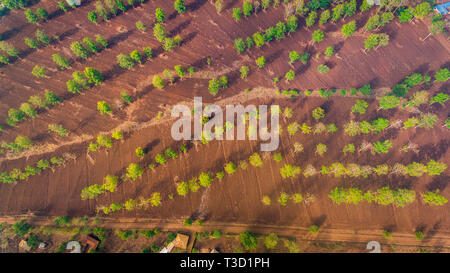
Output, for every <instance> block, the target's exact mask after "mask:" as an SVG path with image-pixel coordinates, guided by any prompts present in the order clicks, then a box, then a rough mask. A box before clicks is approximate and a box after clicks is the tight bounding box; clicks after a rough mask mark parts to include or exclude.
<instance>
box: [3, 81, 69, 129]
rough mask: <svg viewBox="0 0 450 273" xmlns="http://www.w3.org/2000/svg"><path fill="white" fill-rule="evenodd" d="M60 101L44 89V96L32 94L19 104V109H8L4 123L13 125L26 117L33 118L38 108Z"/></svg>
mask: <svg viewBox="0 0 450 273" xmlns="http://www.w3.org/2000/svg"><path fill="white" fill-rule="evenodd" d="M60 102H61V99H60V98H59V97H58V96H56V95H55V94H54V93H53V92H51V91H48V90H47V91H45V93H44V96H41V95H40V94H38V95H32V96H30V98H29V99H28V102H24V103H22V104H21V105H20V107H19V109H18V110H16V109H14V108H11V109H9V111H8V118H6V123H7V124H8V125H9V126H11V127H14V126H16V125H17V124H19V123H20V122H22V121H24V120H25V119H26V118H27V117H29V118H35V117H36V115H37V110H38V109H44V108H45V109H48V108H50V107H52V106H54V105H56V104H58V103H60Z"/></svg>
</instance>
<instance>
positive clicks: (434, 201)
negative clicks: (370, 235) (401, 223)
mask: <svg viewBox="0 0 450 273" xmlns="http://www.w3.org/2000/svg"><path fill="white" fill-rule="evenodd" d="M420 195H421V197H422V201H423V202H425V203H426V204H427V205H430V206H443V205H445V204H446V203H447V202H448V200H447V199H446V198H445V197H444V196H442V195H440V194H439V190H436V191H434V192H433V191H428V192H423V193H421V194H420ZM328 197H329V198H330V199H331V200H333V202H335V203H336V204H343V203H345V204H352V205H357V204H359V203H360V202H361V201H366V202H368V203H372V202H374V203H375V204H378V205H383V206H388V205H394V206H395V207H400V208H403V207H405V206H406V205H409V204H411V203H413V202H414V201H415V200H416V192H415V191H413V190H409V189H402V188H396V189H391V188H390V187H389V186H386V187H382V188H379V189H377V190H376V191H370V190H368V191H366V192H362V191H361V190H360V189H358V188H341V187H336V188H334V189H333V190H331V192H330V194H328Z"/></svg>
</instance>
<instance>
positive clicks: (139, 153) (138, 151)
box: [135, 147, 145, 158]
mask: <svg viewBox="0 0 450 273" xmlns="http://www.w3.org/2000/svg"><path fill="white" fill-rule="evenodd" d="M135 152H136V156H137V157H139V158H142V157H144V156H145V151H144V149H142V147H137V148H136V151H135Z"/></svg>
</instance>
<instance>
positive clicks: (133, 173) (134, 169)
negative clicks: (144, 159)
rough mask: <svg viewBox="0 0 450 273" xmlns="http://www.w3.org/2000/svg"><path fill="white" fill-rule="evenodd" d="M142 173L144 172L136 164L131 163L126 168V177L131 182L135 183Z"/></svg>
mask: <svg viewBox="0 0 450 273" xmlns="http://www.w3.org/2000/svg"><path fill="white" fill-rule="evenodd" d="M143 173H144V170H143V169H142V168H141V166H139V165H138V164H136V163H131V164H130V165H129V166H128V167H127V173H126V177H128V178H130V179H131V180H133V181H136V179H137V178H139V177H141V176H142V174H143Z"/></svg>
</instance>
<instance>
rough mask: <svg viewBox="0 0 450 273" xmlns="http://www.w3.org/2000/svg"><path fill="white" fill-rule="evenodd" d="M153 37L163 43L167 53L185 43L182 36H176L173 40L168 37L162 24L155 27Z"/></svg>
mask: <svg viewBox="0 0 450 273" xmlns="http://www.w3.org/2000/svg"><path fill="white" fill-rule="evenodd" d="M153 36H155V38H156V39H157V40H158V41H159V42H160V43H161V45H162V47H163V49H164V50H165V51H171V50H172V49H174V48H175V47H176V46H180V45H181V42H182V41H183V40H182V39H181V36H180V35H176V36H175V37H173V38H171V37H168V36H167V33H166V29H165V28H164V26H163V25H162V24H161V23H156V24H155V25H154V26H153Z"/></svg>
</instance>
